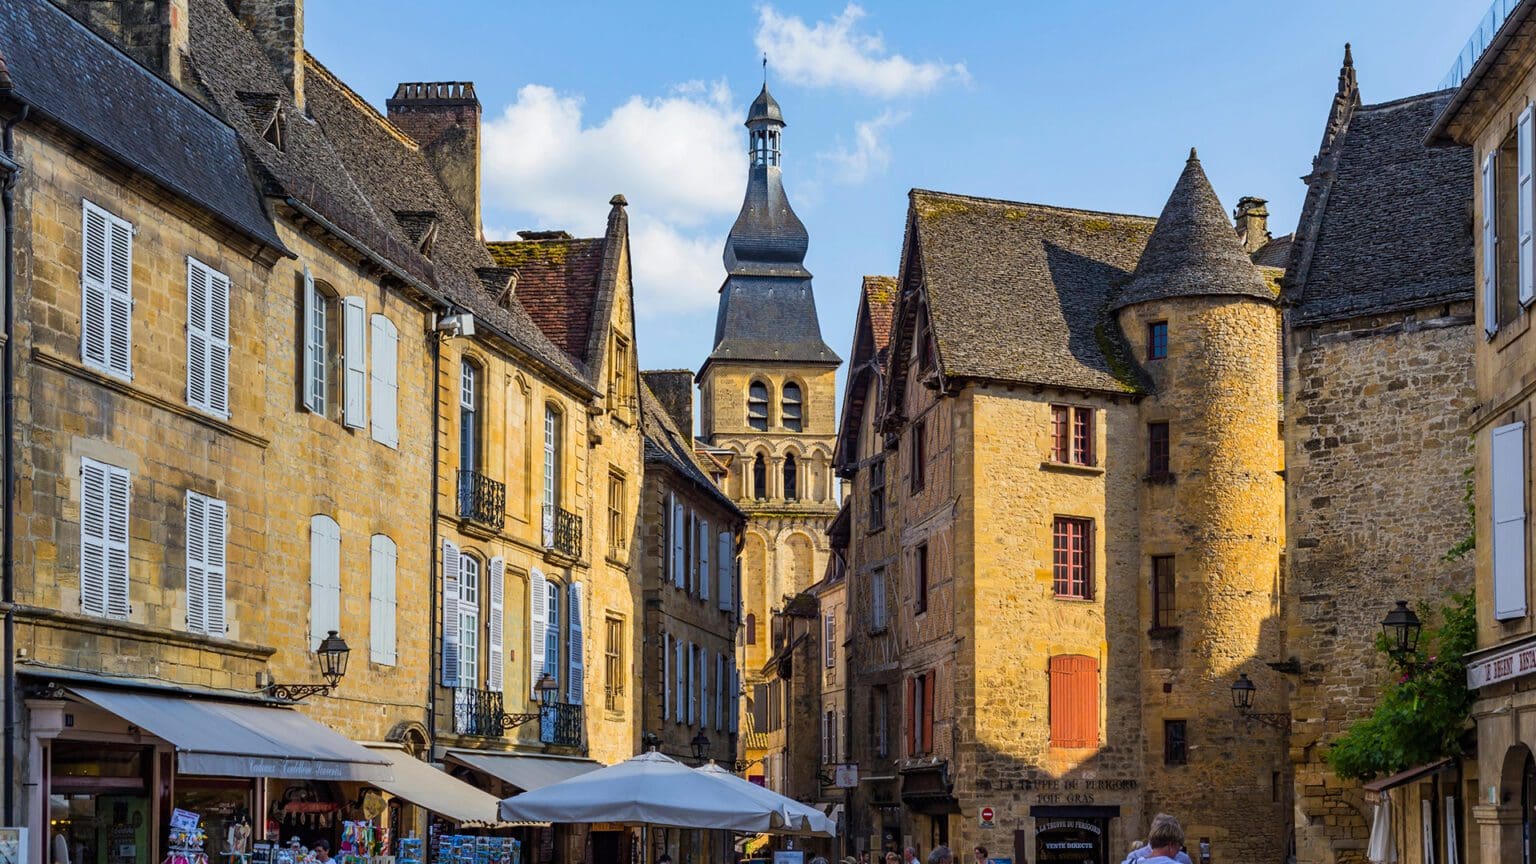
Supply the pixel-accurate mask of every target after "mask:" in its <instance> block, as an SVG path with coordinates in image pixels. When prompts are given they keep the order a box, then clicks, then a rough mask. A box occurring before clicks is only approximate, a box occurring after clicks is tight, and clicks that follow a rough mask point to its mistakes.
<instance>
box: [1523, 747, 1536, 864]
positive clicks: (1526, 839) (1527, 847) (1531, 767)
mask: <svg viewBox="0 0 1536 864" xmlns="http://www.w3.org/2000/svg"><path fill="white" fill-rule="evenodd" d="M1532 808H1536V757H1532V756H1531V754H1530V751H1526V754H1525V768H1524V770H1522V771H1521V772H1520V860H1521V862H1522V864H1532V862H1533V861H1536V854H1533V852H1536V850H1533V849H1532V846H1531V840H1532V831H1531V828H1532V825H1531V810H1532Z"/></svg>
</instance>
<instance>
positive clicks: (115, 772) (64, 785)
mask: <svg viewBox="0 0 1536 864" xmlns="http://www.w3.org/2000/svg"><path fill="white" fill-rule="evenodd" d="M151 753H152V751H151V750H150V749H149V748H147V747H136V746H116V745H110V744H102V743H99V742H90V743H87V742H71V741H58V742H55V743H54V744H53V747H52V752H51V754H50V755H51V774H52V777H51V781H50V788H49V795H48V823H49V838H48V841H49V846H48V849H49V853H48V854H49V860H50V864H152V862H151V861H150V854H151V846H152V843H151V840H150V833H149V832H150V824H149V820H150V813H151V810H150V799H149V773H150V766H151V765H152V758H151Z"/></svg>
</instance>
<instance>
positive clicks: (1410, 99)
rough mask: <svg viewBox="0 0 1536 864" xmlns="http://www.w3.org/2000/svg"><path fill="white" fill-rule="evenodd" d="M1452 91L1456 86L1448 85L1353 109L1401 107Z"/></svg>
mask: <svg viewBox="0 0 1536 864" xmlns="http://www.w3.org/2000/svg"><path fill="white" fill-rule="evenodd" d="M1454 92H1456V88H1455V87H1449V88H1447V89H1445V90H1431V91H1429V92H1428V93H1415V94H1414V95H1412V96H1400V97H1398V98H1396V99H1388V100H1387V101H1385V102H1372V103H1371V104H1369V105H1359V106H1356V108H1355V110H1356V111H1376V110H1380V109H1382V108H1401V107H1403V106H1404V105H1412V104H1417V103H1420V102H1428V101H1431V100H1433V99H1439V98H1442V97H1445V96H1449V95H1450V94H1452V93H1454Z"/></svg>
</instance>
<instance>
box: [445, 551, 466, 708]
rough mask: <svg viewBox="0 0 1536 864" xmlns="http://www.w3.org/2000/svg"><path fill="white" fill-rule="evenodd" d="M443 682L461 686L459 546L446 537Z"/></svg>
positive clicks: (447, 685) (451, 685)
mask: <svg viewBox="0 0 1536 864" xmlns="http://www.w3.org/2000/svg"><path fill="white" fill-rule="evenodd" d="M442 681H443V686H444V687H457V686H459V544H457V543H455V542H453V541H452V540H449V539H447V538H446V537H445V538H443V657H442ZM471 683H473V682H471Z"/></svg>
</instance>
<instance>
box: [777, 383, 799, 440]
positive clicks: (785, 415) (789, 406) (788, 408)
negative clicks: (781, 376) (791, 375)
mask: <svg viewBox="0 0 1536 864" xmlns="http://www.w3.org/2000/svg"><path fill="white" fill-rule="evenodd" d="M781 406H782V410H781V411H780V413H779V416H780V417H781V418H782V419H783V421H784V428H785V429H788V430H789V431H791V432H799V431H800V430H801V428H802V427H803V425H804V424H803V422H802V418H803V413H802V411H803V408H802V405H801V402H800V385H799V384H796V383H795V382H793V381H791V382H789V383H788V384H785V385H784V399H783V402H782V403H781Z"/></svg>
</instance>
